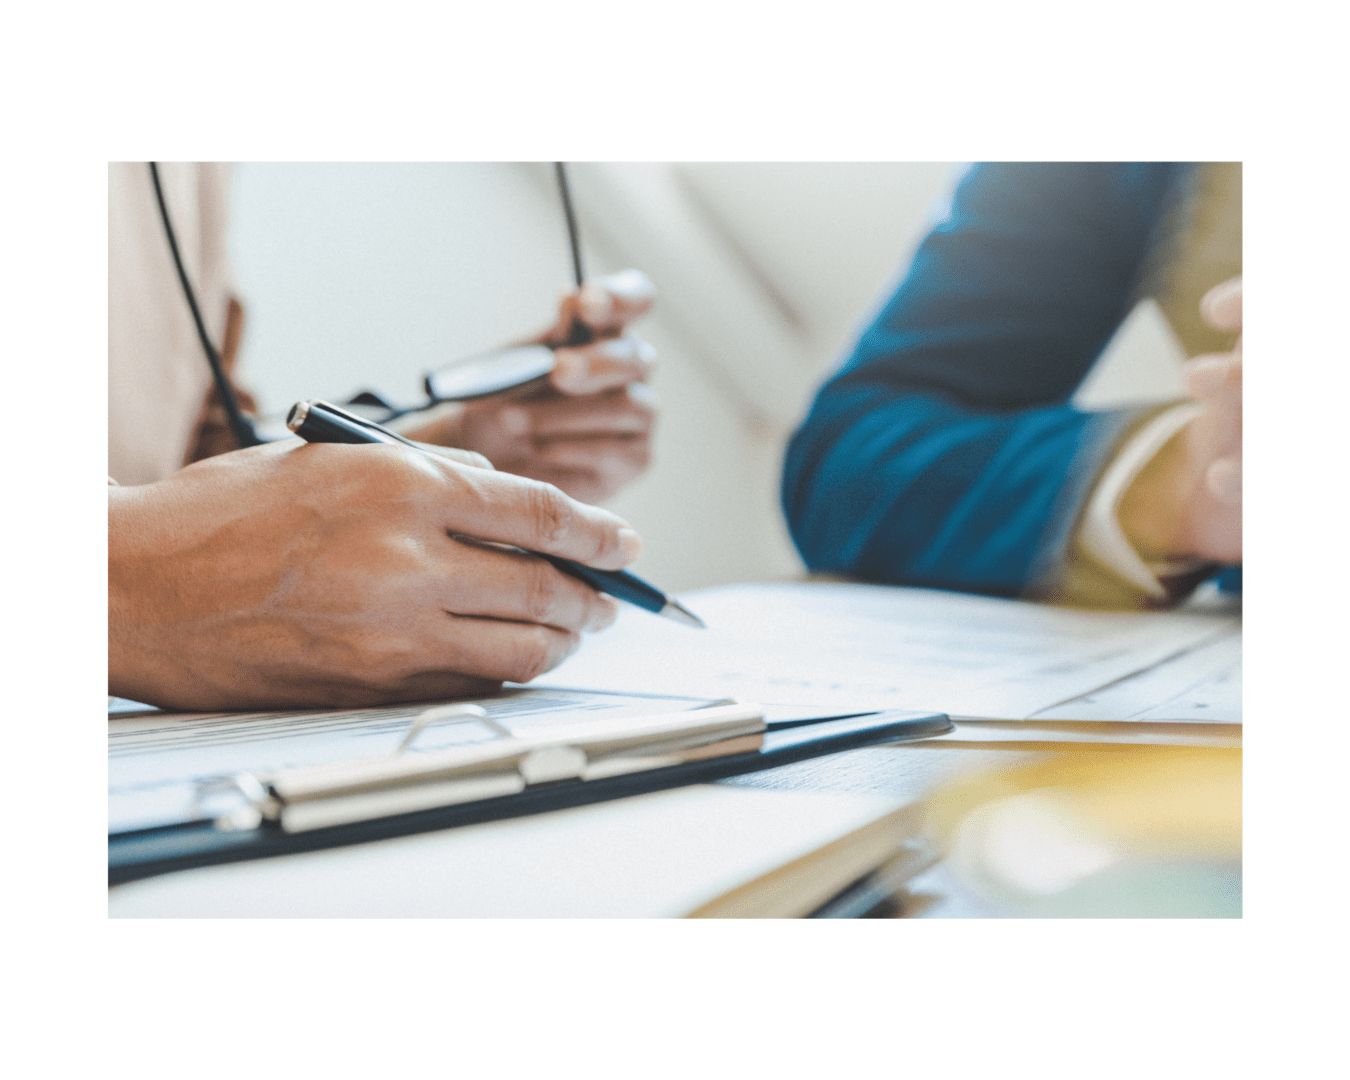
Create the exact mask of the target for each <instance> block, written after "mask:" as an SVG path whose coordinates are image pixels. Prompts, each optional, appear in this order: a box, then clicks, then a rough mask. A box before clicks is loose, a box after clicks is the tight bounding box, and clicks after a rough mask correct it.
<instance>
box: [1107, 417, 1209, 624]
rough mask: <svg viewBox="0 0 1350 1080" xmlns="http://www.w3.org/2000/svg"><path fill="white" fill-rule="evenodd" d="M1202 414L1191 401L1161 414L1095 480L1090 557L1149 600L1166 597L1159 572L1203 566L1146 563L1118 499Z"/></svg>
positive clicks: (1177, 563) (1177, 571)
mask: <svg viewBox="0 0 1350 1080" xmlns="http://www.w3.org/2000/svg"><path fill="white" fill-rule="evenodd" d="M1200 412H1201V406H1200V405H1197V404H1196V403H1195V402H1187V403H1185V404H1183V405H1177V406H1176V407H1175V408H1171V409H1168V410H1167V411H1166V412H1162V413H1159V414H1158V415H1157V416H1155V417H1154V418H1153V419H1152V420H1150V421H1149V422H1148V423H1147V424H1145V425H1144V426H1143V427H1142V428H1140V429H1139V430H1138V431H1136V432H1135V433H1134V435H1133V436H1132V437H1131V438H1130V440H1129V441H1128V442H1126V443H1125V445H1124V446H1123V447H1121V448H1120V450H1119V451H1118V452H1117V453H1116V456H1115V458H1114V460H1112V462H1111V464H1110V465H1109V466H1107V469H1106V471H1105V472H1104V473H1102V478H1101V479H1100V480H1099V481H1097V487H1096V489H1095V490H1094V491H1093V493H1092V497H1091V498H1090V499H1089V500H1088V507H1087V514H1086V515H1085V517H1084V519H1083V531H1082V541H1083V546H1084V548H1085V549H1086V550H1087V552H1088V554H1089V555H1091V556H1092V557H1093V558H1094V559H1096V560H1097V561H1098V562H1099V563H1101V564H1102V565H1103V566H1105V567H1106V568H1107V569H1109V570H1113V571H1114V572H1115V573H1117V574H1119V575H1120V576H1121V577H1122V578H1124V579H1125V580H1126V581H1128V582H1130V583H1131V584H1132V585H1136V586H1138V587H1139V588H1140V589H1143V590H1144V592H1146V593H1147V594H1148V595H1149V596H1153V597H1157V598H1159V599H1164V598H1166V596H1167V590H1166V589H1164V588H1163V587H1162V585H1161V584H1160V583H1159V581H1158V575H1159V574H1160V573H1161V574H1180V573H1184V572H1186V571H1187V570H1191V569H1194V568H1195V567H1197V566H1198V565H1200V564H1199V562H1198V561H1195V560H1189V561H1186V562H1176V563H1154V564H1152V565H1150V564H1148V563H1146V562H1144V560H1143V559H1141V558H1140V557H1139V553H1138V552H1137V551H1135V550H1134V546H1133V545H1132V544H1131V543H1130V542H1129V541H1128V540H1127V539H1126V538H1125V530H1124V529H1122V528H1121V527H1120V517H1119V514H1118V511H1119V509H1120V500H1121V499H1122V498H1124V497H1125V491H1126V489H1127V488H1128V487H1129V486H1130V484H1131V483H1132V482H1133V480H1134V478H1135V477H1136V476H1138V475H1139V473H1140V472H1141V471H1142V470H1143V468H1144V466H1145V465H1147V464H1148V463H1149V462H1150V461H1151V460H1152V459H1153V455H1154V454H1156V453H1157V452H1158V451H1159V450H1161V449H1162V448H1163V446H1164V445H1165V444H1166V443H1167V440H1168V439H1170V438H1171V437H1172V436H1173V435H1175V434H1176V433H1177V432H1178V431H1180V430H1181V429H1182V428H1183V427H1185V426H1186V425H1187V424H1188V423H1190V422H1191V421H1192V420H1193V419H1195V417H1197V416H1199V415H1200Z"/></svg>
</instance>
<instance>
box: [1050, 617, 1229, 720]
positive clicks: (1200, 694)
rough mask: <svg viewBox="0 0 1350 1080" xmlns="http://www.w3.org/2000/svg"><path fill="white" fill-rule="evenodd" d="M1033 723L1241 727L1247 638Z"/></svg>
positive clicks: (1197, 652)
mask: <svg viewBox="0 0 1350 1080" xmlns="http://www.w3.org/2000/svg"><path fill="white" fill-rule="evenodd" d="M1034 719H1036V720H1136V721H1146V722H1149V723H1167V724H1241V723H1242V637H1241V635H1239V634H1238V633H1236V632H1235V633H1232V634H1229V635H1227V636H1225V637H1221V638H1218V639H1216V640H1214V641H1209V642H1206V643H1204V644H1202V645H1200V646H1199V647H1197V648H1195V649H1192V650H1191V651H1190V652H1187V653H1183V654H1182V655H1181V656H1178V657H1175V658H1173V659H1172V660H1169V661H1168V662H1167V663H1165V664H1159V665H1158V666H1156V667H1153V668H1149V669H1148V670H1147V671H1141V672H1140V673H1139V674H1137V675H1132V676H1130V677H1129V678H1126V679H1122V680H1121V681H1119V682H1116V683H1112V684H1111V685H1109V686H1104V687H1102V688H1101V689H1100V690H1094V691H1093V692H1092V693H1090V694H1087V695H1085V696H1083V697H1081V698H1076V699H1075V700H1073V701H1068V702H1065V703H1064V704H1062V705H1056V706H1054V707H1053V708H1049V709H1045V710H1042V711H1041V712H1038V713H1037V714H1036V715H1035V717H1034Z"/></svg>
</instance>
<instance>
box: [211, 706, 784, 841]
mask: <svg viewBox="0 0 1350 1080" xmlns="http://www.w3.org/2000/svg"><path fill="white" fill-rule="evenodd" d="M454 716H464V717H474V718H476V719H478V720H480V721H482V722H484V723H486V724H487V725H488V726H489V727H492V728H494V729H495V730H496V731H498V732H504V733H505V735H506V737H504V738H499V739H495V740H492V741H491V742H482V743H470V744H468V745H465V746H453V747H449V748H447V749H445V750H433V751H429V752H427V753H419V754H409V753H406V751H407V750H408V748H409V747H410V746H411V745H412V743H413V741H414V740H415V739H416V738H417V736H418V734H419V733H420V732H421V731H422V730H423V729H424V728H425V727H426V726H427V725H428V724H430V723H433V722H435V721H437V720H444V719H448V718H450V717H454ZM765 730H766V727H765V722H764V712H763V709H762V708H761V707H760V706H759V705H757V704H753V703H741V702H732V703H728V704H723V703H717V704H714V705H711V706H708V707H705V708H701V709H686V710H682V711H680V712H668V713H658V714H654V715H650V716H641V717H625V718H622V719H618V720H590V721H585V722H580V723H576V724H569V725H566V726H559V727H556V728H551V729H550V730H549V731H548V732H547V733H541V734H539V735H537V736H524V737H522V736H516V735H513V734H511V733H510V732H509V731H507V730H506V729H504V728H502V727H501V726H500V725H498V724H496V723H494V722H493V721H492V720H491V719H490V718H489V717H488V716H487V714H486V712H484V710H483V709H482V708H481V707H479V706H476V705H443V706H436V707H435V708H432V709H427V710H425V711H424V712H422V713H420V714H419V715H418V716H417V717H416V718H415V719H414V720H413V722H412V724H411V725H410V727H409V729H408V733H407V735H406V736H405V737H404V739H403V742H402V743H401V744H400V746H399V748H398V749H397V750H395V751H394V752H393V753H392V754H385V755H382V756H379V757H370V758H355V759H351V760H348V761H337V762H331V763H328V764H323V765H309V766H303V767H300V768H294V769H281V770H278V771H276V772H272V773H258V774H255V773H251V772H243V773H238V774H236V775H234V776H232V777H229V778H227V779H225V780H224V781H223V782H224V783H225V784H228V785H229V786H231V787H233V788H234V789H235V790H236V791H237V792H238V793H239V794H240V795H242V796H243V799H244V802H245V805H244V806H242V807H239V808H238V809H235V810H233V811H231V812H229V813H227V814H223V815H221V816H219V817H217V818H216V819H215V824H216V827H217V828H218V829H222V830H239V829H251V828H257V827H258V826H259V825H260V824H262V823H263V822H264V821H266V822H272V823H274V824H276V825H277V826H279V827H280V828H281V829H282V831H284V832H288V833H297V832H307V831H309V830H311V829H322V828H327V827H329V826H332V825H346V824H351V823H352V822H357V821H369V820H372V819H374V818H381V817H388V816H391V815H393V814H406V813H412V812H414V811H417V810H430V809H434V808H437V807H442V806H453V805H456V804H460V803H468V802H477V801H479V800H480V799H491V798H497V797H500V796H504V795H514V794H517V793H519V792H521V791H524V790H525V789H526V788H527V787H531V786H534V785H538V784H547V783H555V782H558V781H564V780H578V781H586V780H595V779H600V778H603V777H609V776H618V775H621V774H623V773H631V772H642V771H645V770H647V769H655V768H661V767H663V766H667V765H675V764H679V763H680V762H684V761H692V760H695V759H698V758H709V757H720V756H723V755H726V754H737V753H744V752H748V751H752V750H758V749H759V748H760V747H761V746H762V745H763V742H764V732H765Z"/></svg>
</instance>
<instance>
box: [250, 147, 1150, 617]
mask: <svg viewBox="0 0 1350 1080" xmlns="http://www.w3.org/2000/svg"><path fill="white" fill-rule="evenodd" d="M960 171H961V170H960V167H959V166H956V165H954V164H951V163H925V164H890V163H886V164H820V163H811V164H587V163H578V164H574V165H572V166H570V171H569V176H570V178H571V183H572V187H573V196H574V199H575V202H576V205H577V213H578V218H579V222H580V228H581V232H582V236H583V253H584V258H585V264H586V271H587V275H588V276H591V277H593V276H598V275H599V274H602V273H606V272H608V271H611V270H618V269H622V268H623V267H626V266H636V267H639V268H641V269H643V270H645V271H646V272H647V273H648V274H649V275H651V277H652V278H653V279H654V281H655V282H656V285H657V288H658V289H659V290H660V295H659V298H658V301H657V305H656V308H655V311H654V313H653V314H652V315H650V316H649V317H647V318H646V319H645V320H643V321H642V322H640V323H638V324H637V332H638V333H640V334H642V335H643V336H644V337H646V338H647V339H648V340H649V341H651V342H652V343H653V344H654V345H655V346H656V347H657V349H658V351H659V353H660V359H659V361H658V364H659V367H658V370H657V372H656V374H655V375H654V377H653V379H652V385H653V387H654V388H655V389H656V391H657V393H658V394H659V395H660V398H661V404H662V409H661V419H660V421H659V425H658V427H657V431H656V437H655V442H654V463H653V465H652V467H651V469H650V470H649V471H648V472H647V473H646V475H645V476H644V477H643V478H642V479H641V480H639V481H638V482H636V483H635V484H633V485H632V486H630V487H629V488H627V489H625V490H624V491H623V492H621V493H620V494H619V495H618V496H617V497H615V498H614V499H613V500H611V501H610V503H609V504H608V505H609V506H610V507H611V508H612V509H613V510H614V511H615V512H617V513H619V514H621V515H623V516H624V517H626V518H627V519H628V520H630V521H631V522H632V523H633V524H634V525H635V526H636V527H637V528H638V530H639V531H640V532H641V533H642V535H643V538H644V540H645V541H646V551H645V552H644V553H643V555H642V557H641V559H640V560H639V562H638V563H637V564H636V566H635V569H636V570H637V571H638V572H639V573H641V574H643V575H645V576H648V577H650V578H651V579H652V580H653V581H656V582H658V583H659V584H661V585H662V586H663V587H665V588H668V589H671V590H675V591H682V590H686V589H693V588H699V587H702V586H707V585H716V584H720V583H724V582H730V581H743V580H769V579H775V578H783V577H791V576H794V575H798V574H800V573H801V572H802V566H801V563H800V560H799V559H798V557H797V555H796V552H795V550H794V548H793V546H792V543H791V540H790V539H789V537H788V535H787V531H786V528H785V527H784V525H783V521H782V514H781V512H780V510H779V506H778V476H779V468H780V465H781V460H782V454H783V449H784V445H785V442H786V440H787V437H788V435H789V434H790V433H791V431H792V429H793V427H794V426H795V424H796V423H797V421H798V420H799V419H800V418H801V416H802V415H803V414H804V412H805V410H806V408H807V407H808V405H809V403H810V399H811V397H812V395H813V393H814V391H815V389H816V387H817V386H818V385H819V383H820V382H821V380H822V379H823V378H824V377H825V376H826V375H827V374H828V373H829V372H830V371H831V370H832V369H833V368H834V366H835V365H836V363H837V362H838V360H839V359H840V358H841V356H842V355H843V354H844V353H845V352H846V350H847V349H848V347H849V345H850V344H851V339H852V337H853V335H854V333H855V329H856V328H857V327H858V324H859V322H860V321H861V320H863V319H865V318H866V317H867V316H868V315H869V314H870V312H871V311H872V310H873V308H874V307H875V305H876V304H877V303H879V302H880V301H881V300H882V299H884V297H885V295H887V294H888V292H889V287H890V286H891V285H892V284H893V283H894V281H895V279H896V277H897V275H898V274H900V273H901V272H903V270H904V269H905V267H906V265H907V263H908V261H909V258H910V256H911V254H912V252H913V249H914V248H915V246H916V245H917V244H918V242H919V240H920V239H921V238H922V236H923V235H924V233H925V232H926V231H927V230H928V228H929V227H930V226H931V225H932V224H933V222H934V221H935V220H937V219H940V217H941V216H942V215H943V214H944V212H945V207H946V203H947V199H948V197H949V195H950V191H951V189H952V187H953V186H954V183H955V181H956V179H957V178H958V176H959V174H960ZM231 251H232V257H233V261H234V267H235V273H236V278H237V284H238V288H239V292H240V294H241V296H242V297H243V299H244V301H245V304H246V309H247V322H246V329H245V336H244V340H243V348H242V353H241V357H242V361H241V362H242V369H243V377H244V379H245V380H246V382H247V383H248V384H249V385H250V386H251V387H253V388H254V389H255V390H256V391H257V392H258V394H259V396H260V400H261V402H262V406H263V409H264V411H265V412H270V413H284V412H285V410H286V409H287V408H288V407H289V406H290V405H291V403H292V402H294V401H295V400H297V399H299V398H303V397H327V398H331V399H333V400H339V401H340V400H344V399H345V398H347V397H350V396H351V395H352V394H354V393H356V392H357V391H360V390H363V389H373V390H377V391H379V392H380V393H382V394H383V395H385V396H386V397H388V398H390V399H391V400H393V401H395V402H402V403H408V404H411V403H414V402H416V401H419V400H421V399H422V397H423V395H422V391H421V379H422V375H423V374H424V373H425V372H426V371H427V369H429V368H431V367H435V366H439V365H441V364H444V363H446V362H448V361H450V360H453V359H456V358H458V357H462V356H466V355H469V354H472V353H474V352H478V351H482V350H485V349H489V348H493V347H496V346H498V345H501V344H504V343H507V342H510V341H512V340H516V339H519V338H522V337H524V336H527V335H529V334H532V333H534V332H536V331H538V330H540V329H542V328H543V327H545V326H546V325H548V324H549V323H551V322H552V319H553V317H554V312H555V309H556V304H557V299H558V297H559V295H560V294H561V293H562V292H564V291H565V290H566V289H567V288H568V287H569V286H570V285H571V261H570V255H569V252H568V246H567V237H566V228H565V224H564V219H563V215H562V211H561V208H560V205H559V201H558V195H557V189H556V185H555V182H554V178H553V171H552V166H551V165H550V164H548V163H529V164H488V163H450V164H296V165H291V164H243V165H239V166H237V168H236V171H235V176H234V189H233V219H232V235H231ZM1094 378H1095V382H1096V383H1097V384H1098V387H1099V389H1103V390H1104V391H1105V392H1106V393H1107V396H1110V395H1111V394H1113V393H1114V394H1115V395H1116V396H1127V397H1128V396H1130V394H1129V385H1128V380H1127V383H1126V384H1121V385H1117V383H1119V380H1115V381H1114V382H1113V380H1112V379H1110V378H1107V379H1105V380H1103V379H1102V378H1101V377H1100V376H1099V374H1098V373H1094ZM1089 381H1093V380H1091V379H1090V380H1089ZM1158 381H1159V378H1155V379H1154V382H1155V383H1156V382H1158ZM1161 381H1162V382H1163V383H1166V382H1167V372H1166V371H1165V370H1164V371H1162V375H1161ZM1135 396H1139V395H1135Z"/></svg>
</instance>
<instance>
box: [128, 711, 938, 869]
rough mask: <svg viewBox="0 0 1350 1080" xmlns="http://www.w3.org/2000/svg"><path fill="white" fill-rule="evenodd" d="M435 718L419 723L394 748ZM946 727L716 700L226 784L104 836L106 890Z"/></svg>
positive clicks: (934, 720) (909, 717)
mask: <svg viewBox="0 0 1350 1080" xmlns="http://www.w3.org/2000/svg"><path fill="white" fill-rule="evenodd" d="M464 708H465V706H448V707H445V708H443V709H441V710H439V713H440V716H444V715H446V712H447V710H456V709H458V710H462V709H464ZM469 708H472V707H471V706H470V707H469ZM436 712H437V710H432V711H431V712H429V713H424V714H423V716H422V717H420V718H419V720H418V722H417V723H416V724H414V725H413V728H412V729H411V730H410V731H409V733H408V736H407V737H406V738H405V739H404V743H403V745H402V746H401V747H400V751H403V750H406V749H407V748H408V747H409V744H410V743H411V742H412V741H413V740H414V739H415V738H416V736H417V734H418V732H419V730H420V726H422V725H425V723H426V722H428V720H430V719H436V718H439V717H437V716H436V715H434V714H435V713H436ZM951 730H953V726H952V723H951V720H950V719H949V718H948V717H947V716H946V715H945V714H942V713H928V712H912V711H904V710H887V711H882V712H867V713H858V712H853V713H840V712H833V713H831V712H828V711H825V710H821V711H820V713H819V714H818V716H814V717H810V716H808V717H803V716H802V715H800V713H799V714H797V715H795V716H793V717H792V718H790V719H781V720H772V719H770V720H766V719H765V716H764V712H763V710H761V709H760V707H759V706H757V705H754V704H748V703H736V702H733V703H727V702H719V703H716V704H715V705H713V706H712V707H709V708H703V709H696V710H685V711H681V712H678V713H669V712H666V713H656V714H653V715H651V716H646V717H642V718H637V719H633V718H629V719H627V720H624V721H622V722H621V723H619V724H615V723H609V724H589V725H588V724H578V725H574V726H573V727H572V728H571V729H561V730H555V731H551V732H550V733H549V734H548V736H547V737H540V738H537V739H532V740H530V739H526V740H522V739H510V738H508V739H501V740H497V741H495V742H489V743H486V744H482V743H480V744H475V745H470V746H464V747H456V748H453V750H448V751H442V752H439V753H434V754H426V755H421V754H415V755H404V754H401V753H396V754H395V755H385V756H383V757H380V758H368V759H359V760H352V761H344V762H338V763H333V764H329V765H322V766H312V767H308V768H305V769H293V770H280V771H278V772H276V773H273V774H267V775H254V774H241V775H239V776H236V777H234V778H232V780H233V782H234V784H235V786H236V788H237V794H238V795H239V797H240V806H239V808H238V809H236V810H233V811H231V812H229V813H225V814H221V815H218V816H217V817H215V818H209V819H202V820H197V821H189V822H183V823H175V824H170V825H163V826H156V827H150V828H142V829H136V830H133V831H127V832H118V833H110V834H109V837H108V883H109V885H110V886H112V885H118V884H122V883H124V882H129V881H135V880H138V879H140V878H145V877H152V876H155V875H157V874H164V873H169V872H172V871H176V870H184V869H189V868H192V867H198V866H209V865H214V864H218V863H226V862H236V861H241V860H246V859H259V858H269V857H274V856H278V855H287V854H293V853H298V852H303V851H316V850H322V849H325V848H332V847H342V846H346V845H349V844H361V843H369V842H372V841H376V840H383V839H389V838H392V837H397V836H408V835H412V834H415V833H423V832H430V831H434V830H439V829H447V828H454V827H456V826H460V825H470V824H477V823H479V822H484V821H492V820H497V819H502V818H511V817H520V816H524V815H528V814H538V813H544V812H547V811H550V810H558V809H563V808H565V807H571V806H580V805H583V804H586V803H595V802H603V801H607V800H611V799H620V798H624V797H626V796H630V795H638V794H643V793H646V792H651V791H659V790H662V789H665V788H674V787H681V786H684V785H686V784H701V783H708V782H711V781H715V780H721V779H725V778H727V777H730V776H737V775H741V774H744V773H750V772H757V771H760V770H763V769H771V768H775V767H777V766H779V765H787V764H791V763H793V762H796V761H803V760H806V759H808V758H813V757H820V756H822V755H825V754H832V753H837V752H839V751H842V750H852V749H858V748H861V747H865V746H873V745H876V744H878V743H887V742H898V741H910V740H915V739H926V738H931V737H933V736H935V735H942V734H945V733H947V732H949V731H951ZM363 800H364V801H363ZM447 800H449V801H447ZM428 804H429V805H428ZM288 811H290V813H289V814H288Z"/></svg>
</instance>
